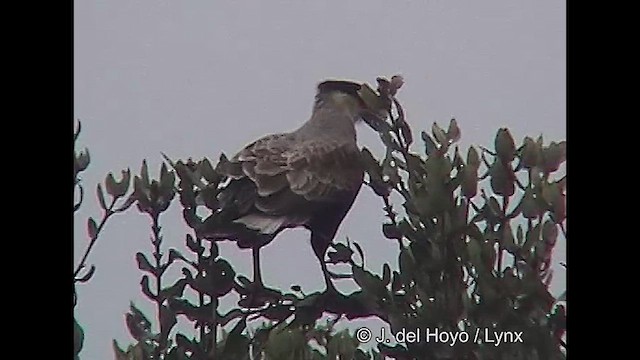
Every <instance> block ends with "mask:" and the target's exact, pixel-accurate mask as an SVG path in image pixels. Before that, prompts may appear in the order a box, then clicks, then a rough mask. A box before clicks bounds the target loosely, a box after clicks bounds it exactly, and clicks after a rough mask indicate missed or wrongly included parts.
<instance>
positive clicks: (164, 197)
mask: <svg viewBox="0 0 640 360" xmlns="http://www.w3.org/2000/svg"><path fill="white" fill-rule="evenodd" d="M393 101H394V105H395V106H394V107H395V111H394V112H390V115H391V116H390V119H391V120H390V121H389V122H386V123H380V124H378V126H377V129H376V130H377V131H378V132H379V134H380V137H381V140H382V141H383V142H384V144H385V146H386V154H385V156H384V158H382V159H376V158H375V157H374V156H373V155H372V154H371V152H370V151H369V150H367V149H363V151H362V159H363V161H364V163H365V166H366V169H367V180H366V185H367V186H369V187H370V188H371V189H372V190H373V191H374V192H375V193H376V194H377V195H378V196H379V197H380V199H381V204H382V207H383V210H384V212H385V214H386V217H387V221H386V222H385V223H384V224H382V226H381V235H382V236H384V237H386V238H387V239H390V240H391V241H396V242H397V244H398V251H397V256H398V258H399V269H397V270H392V269H391V267H390V266H389V265H388V264H385V265H384V267H383V269H382V276H378V275H376V274H374V273H372V272H371V270H372V269H368V268H367V267H366V266H365V254H364V252H363V251H362V249H361V247H360V246H359V245H358V243H357V241H350V240H349V239H347V242H346V244H344V243H334V244H332V250H331V252H330V253H329V254H328V258H329V260H328V262H329V263H346V264H349V265H350V267H351V270H352V271H351V275H350V277H352V278H353V279H354V280H355V282H356V283H357V285H358V286H359V287H360V290H358V291H356V292H355V293H352V294H350V295H344V294H336V293H334V292H324V293H312V294H306V293H304V292H303V289H300V287H298V286H295V285H293V286H292V287H291V289H263V288H256V287H253V286H252V284H251V282H250V281H249V279H247V278H245V277H244V276H242V275H238V276H236V273H235V271H234V269H233V266H232V265H231V264H230V263H229V262H228V261H227V260H226V259H224V258H222V257H221V256H220V254H219V252H218V248H217V245H216V244H215V243H214V242H209V241H206V240H202V239H198V238H196V237H195V236H194V235H193V234H195V232H194V233H193V234H186V235H185V247H184V248H183V249H173V248H171V249H168V251H167V249H165V248H164V247H163V243H162V231H161V230H162V227H161V224H160V218H161V215H162V214H163V213H164V212H165V211H166V210H167V209H168V207H169V205H170V204H171V203H172V202H174V201H176V198H177V199H178V201H179V203H180V206H181V207H182V209H183V218H184V221H185V222H186V223H187V224H188V225H189V226H190V227H191V228H192V229H194V228H195V227H196V225H197V223H198V221H200V218H199V216H198V213H200V211H199V209H200V208H204V209H207V210H209V211H214V210H215V209H216V207H217V206H218V204H217V203H216V201H215V195H216V194H217V193H218V192H219V191H220V189H221V187H222V186H223V184H224V182H225V180H226V179H225V178H224V176H222V175H220V171H217V169H218V170H219V169H220V168H221V167H224V166H225V164H226V161H227V160H226V157H225V156H224V154H223V155H222V156H221V157H220V159H219V161H218V163H217V164H216V166H213V165H212V164H211V162H210V161H209V160H208V159H202V160H200V161H197V162H195V161H192V160H188V161H182V160H179V161H175V162H174V161H170V165H171V166H169V167H167V166H166V165H165V164H163V165H162V167H161V169H160V175H159V177H158V178H157V179H152V178H151V177H150V176H149V171H148V168H147V165H146V162H143V164H142V168H141V170H140V173H139V174H138V175H136V176H134V177H133V190H132V191H130V190H129V188H130V175H129V171H128V170H127V171H124V172H123V175H122V179H121V180H120V181H119V182H118V181H116V180H115V179H114V177H113V175H112V174H109V175H108V176H107V178H106V180H105V187H106V189H107V193H108V194H110V195H111V196H112V203H111V206H107V204H106V202H105V200H104V194H103V193H102V188H101V186H100V185H98V193H97V196H98V199H99V201H100V204H101V206H102V207H103V208H104V209H105V216H104V218H103V220H102V221H101V222H100V224H99V225H97V224H96V222H95V221H93V220H92V219H89V223H88V232H89V234H90V237H91V239H92V243H93V242H95V240H94V239H97V237H98V234H99V232H100V230H101V228H102V227H103V226H104V223H105V222H106V219H108V218H109V217H110V216H111V215H113V214H115V213H118V212H123V211H125V210H127V209H128V208H129V207H130V206H131V205H133V204H135V205H136V207H137V209H138V211H139V212H140V213H142V214H144V215H145V216H147V217H148V218H149V219H150V224H151V233H152V248H153V252H152V254H150V255H151V256H148V255H147V254H145V253H144V252H138V253H137V254H135V258H136V261H137V262H138V267H139V268H140V270H141V271H142V272H143V273H144V275H143V276H142V280H141V282H140V284H141V290H142V292H143V293H144V295H145V296H146V297H147V298H149V299H150V300H151V301H152V302H154V303H155V304H156V306H157V309H158V312H157V313H158V314H159V316H158V319H156V321H155V323H156V325H155V326H153V325H152V322H151V321H150V320H149V319H148V318H147V317H146V316H145V315H144V314H143V313H142V312H141V311H140V310H138V309H137V308H136V307H135V305H134V304H132V305H131V310H130V312H129V313H128V314H127V315H126V326H127V327H128V329H129V332H130V333H131V335H132V337H133V338H134V339H135V343H134V344H132V345H130V346H129V347H128V348H127V349H126V350H123V349H121V348H120V346H119V345H118V344H117V343H115V341H114V352H115V354H116V359H122V360H124V359H132V360H133V359H135V360H141V359H265V360H266V359H336V358H339V359H383V358H385V356H387V357H389V358H393V359H564V358H565V356H566V343H565V341H564V338H565V329H566V328H565V319H566V315H565V313H566V310H565V307H566V302H565V299H564V294H563V295H562V296H561V297H559V298H557V299H556V298H554V297H553V296H552V295H551V294H550V293H549V290H548V286H549V283H550V280H551V277H552V270H551V268H550V262H551V255H552V252H553V249H554V246H555V244H556V242H557V239H558V237H559V236H560V235H562V236H563V237H564V238H565V239H566V231H565V225H566V175H565V176H562V177H559V176H558V175H557V174H558V173H561V172H562V171H561V170H562V169H561V168H562V164H563V163H564V161H565V154H566V142H565V141H562V142H559V143H557V142H551V143H548V144H545V143H544V141H543V138H542V136H540V137H538V138H537V139H535V140H534V139H532V138H530V137H526V138H525V139H524V140H523V141H522V143H521V144H520V145H518V146H516V144H515V141H514V139H513V138H512V136H511V134H510V133H509V130H508V129H504V128H503V129H499V130H498V131H497V134H496V136H495V139H494V144H493V148H492V149H489V148H486V147H473V146H472V147H470V148H469V149H468V150H467V151H464V152H461V151H460V149H459V148H458V147H457V146H456V145H455V144H456V142H457V141H458V140H459V138H460V135H461V131H460V129H459V128H458V126H457V123H456V121H455V120H454V119H452V120H451V121H450V122H449V125H448V128H447V129H446V130H444V129H442V128H441V127H440V126H438V125H437V124H435V123H434V124H433V126H432V128H431V131H430V133H427V132H425V131H423V132H421V134H420V135H421V136H420V138H421V140H422V142H423V145H424V146H421V147H422V148H423V149H424V150H420V151H419V152H414V151H412V150H411V149H410V145H411V144H412V142H413V136H412V131H411V129H410V126H409V125H408V123H407V122H406V121H405V118H404V112H403V110H402V106H401V105H400V103H399V102H398V101H397V100H396V99H395V97H394V98H393ZM83 156H85V157H86V158H87V159H85V160H86V161H85V160H83ZM75 159H76V160H75V161H76V163H77V164H79V166H78V167H77V169H81V170H84V169H86V165H88V152H86V155H83V153H80V154H76V156H75ZM169 168H171V170H170V169H169ZM77 173H78V171H76V177H75V179H77ZM77 183H78V182H77V181H76V184H74V185H78V184H77ZM393 192H395V193H397V194H398V195H400V197H401V198H402V203H401V204H394V203H392V201H391V199H390V197H391V193H393ZM198 194H204V195H206V196H202V199H205V202H204V203H202V202H199V201H196V198H198ZM176 195H177V196H176ZM118 201H121V202H122V201H123V202H122V203H121V205H120V206H118V207H115V204H116V202H118ZM334 241H335V240H334ZM91 246H92V245H90V247H91ZM85 259H86V257H85ZM81 265H82V266H79V267H78V268H79V269H80V268H83V267H84V260H83V262H82V264H81ZM169 267H181V269H182V276H181V277H180V278H178V279H167V278H166V276H165V272H166V270H167V268H169ZM92 269H93V268H92ZM92 271H93V270H90V272H92ZM78 276H79V272H78V273H76V277H78ZM85 277H86V279H85V278H81V279H78V280H76V282H82V281H86V280H88V278H90V275H87V276H85ZM232 291H234V292H237V293H238V294H240V300H239V302H238V304H237V307H236V308H234V309H232V310H230V311H228V312H226V313H222V312H221V311H220V309H219V307H218V303H219V302H218V300H219V299H220V298H221V297H222V296H224V295H226V294H228V293H229V292H232ZM193 299H195V302H194V301H193ZM327 313H328V314H333V315H336V316H334V317H333V320H330V321H328V322H327V323H326V324H323V323H320V322H318V319H319V318H320V317H321V315H322V314H327ZM179 316H183V317H185V318H186V319H188V320H189V321H190V322H191V323H192V324H193V328H194V334H182V333H177V334H175V331H173V332H172V329H173V328H174V326H175V324H176V319H177V317H179ZM369 316H375V317H378V318H380V319H382V320H383V321H385V322H386V323H387V324H388V325H389V327H390V329H391V331H392V332H394V333H397V332H399V331H401V330H402V329H404V331H405V332H406V331H418V332H419V333H420V336H421V341H416V342H411V341H406V342H404V343H402V342H401V343H399V344H397V345H395V346H389V345H387V344H378V346H377V347H376V348H375V350H372V351H368V352H367V351H364V350H362V349H361V348H359V346H358V345H359V342H358V336H356V334H354V333H353V332H350V331H346V330H345V331H340V332H338V331H335V329H334V324H335V321H336V319H337V318H346V319H348V320H351V319H355V318H363V317H369ZM253 318H262V319H265V320H266V321H265V323H264V324H263V325H262V326H261V327H259V328H256V329H248V328H247V321H248V320H250V319H253ZM154 327H155V329H157V330H153V328H154ZM76 329H78V334H81V332H82V331H81V327H80V325H77V323H76ZM427 329H428V330H427ZM464 334H466V335H464ZM499 334H501V335H499ZM172 335H173V336H172ZM358 335H359V336H362V335H363V334H362V333H359V334H358ZM374 336H375V335H374ZM498 336H500V338H498ZM80 338H81V336H78V339H80ZM499 339H500V340H501V341H502V342H501V343H500V344H499V345H498V344H497V341H498V340H499ZM213 344H215V346H214V345H213ZM77 349H78V351H79V349H81V341H80V343H79V344H78V345H77Z"/></svg>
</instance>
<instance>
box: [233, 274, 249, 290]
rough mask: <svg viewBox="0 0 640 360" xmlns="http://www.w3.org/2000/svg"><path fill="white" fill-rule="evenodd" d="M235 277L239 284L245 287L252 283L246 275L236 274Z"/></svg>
mask: <svg viewBox="0 0 640 360" xmlns="http://www.w3.org/2000/svg"><path fill="white" fill-rule="evenodd" d="M237 279H238V281H239V282H240V285H242V286H243V287H245V288H247V287H250V286H251V284H252V283H251V280H249V278H247V277H246V276H243V275H238V277H237Z"/></svg>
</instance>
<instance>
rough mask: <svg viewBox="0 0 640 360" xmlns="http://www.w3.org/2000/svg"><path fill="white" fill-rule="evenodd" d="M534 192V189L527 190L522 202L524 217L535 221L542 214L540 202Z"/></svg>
mask: <svg viewBox="0 0 640 360" xmlns="http://www.w3.org/2000/svg"><path fill="white" fill-rule="evenodd" d="M533 192H534V191H533V189H532V188H530V187H529V188H527V190H525V192H524V196H523V197H522V201H521V206H522V216H524V217H525V218H527V219H535V218H537V217H538V216H539V215H540V214H541V211H540V208H539V206H538V202H537V201H536V199H535V198H534V196H533Z"/></svg>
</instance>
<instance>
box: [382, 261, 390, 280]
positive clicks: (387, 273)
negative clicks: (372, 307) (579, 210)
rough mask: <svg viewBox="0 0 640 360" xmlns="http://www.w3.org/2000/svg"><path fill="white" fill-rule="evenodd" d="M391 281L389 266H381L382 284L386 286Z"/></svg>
mask: <svg viewBox="0 0 640 360" xmlns="http://www.w3.org/2000/svg"><path fill="white" fill-rule="evenodd" d="M390 281H391V268H390V267H389V264H387V263H385V264H384V265H382V282H383V283H384V284H385V285H387V284H389V282H390Z"/></svg>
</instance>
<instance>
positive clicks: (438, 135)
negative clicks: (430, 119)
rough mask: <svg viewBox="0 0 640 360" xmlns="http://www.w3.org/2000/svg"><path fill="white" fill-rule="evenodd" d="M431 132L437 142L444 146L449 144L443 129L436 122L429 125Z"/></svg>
mask: <svg viewBox="0 0 640 360" xmlns="http://www.w3.org/2000/svg"><path fill="white" fill-rule="evenodd" d="M431 133H432V134H433V137H434V138H435V139H436V141H437V142H438V144H440V145H442V146H444V145H448V144H449V140H448V139H447V134H445V132H444V130H442V128H440V126H438V124H437V123H436V122H434V123H433V125H431Z"/></svg>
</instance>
